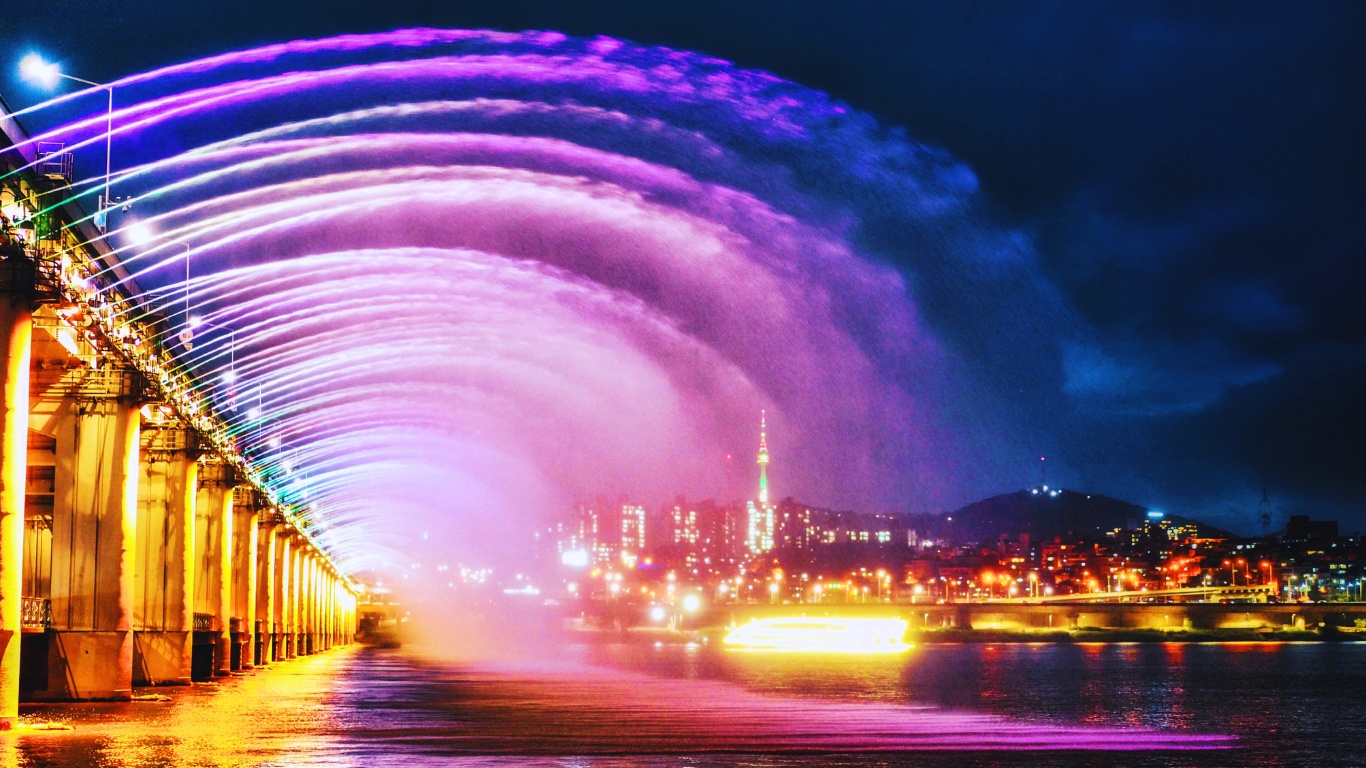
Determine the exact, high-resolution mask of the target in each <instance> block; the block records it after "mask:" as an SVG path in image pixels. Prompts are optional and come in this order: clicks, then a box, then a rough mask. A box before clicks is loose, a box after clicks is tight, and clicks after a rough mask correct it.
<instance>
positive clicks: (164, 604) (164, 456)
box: [133, 429, 199, 685]
mask: <svg viewBox="0 0 1366 768" xmlns="http://www.w3.org/2000/svg"><path fill="white" fill-rule="evenodd" d="M187 439H188V434H187V432H186V431H184V430H179V429H149V430H145V431H144V432H143V440H142V448H143V451H144V453H143V455H144V456H147V457H148V460H147V461H146V462H145V463H144V464H143V476H142V479H141V482H139V483H138V513H137V546H136V548H135V552H136V555H135V560H136V563H137V565H136V567H135V570H134V574H133V682H134V683H135V684H137V685H189V683H190V676H191V665H192V661H193V658H194V575H195V569H194V519H195V518H194V508H195V495H196V494H195V488H196V484H197V483H198V480H199V464H198V462H196V461H195V460H194V458H192V457H191V456H190V454H189V451H187V450H186V449H187Z"/></svg>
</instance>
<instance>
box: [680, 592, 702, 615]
mask: <svg viewBox="0 0 1366 768" xmlns="http://www.w3.org/2000/svg"><path fill="white" fill-rule="evenodd" d="M701 608H702V598H701V597H699V596H697V595H684V596H683V610H685V611H687V612H688V613H697V611H698V610H699V609H701Z"/></svg>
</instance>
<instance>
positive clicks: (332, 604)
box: [323, 571, 337, 648]
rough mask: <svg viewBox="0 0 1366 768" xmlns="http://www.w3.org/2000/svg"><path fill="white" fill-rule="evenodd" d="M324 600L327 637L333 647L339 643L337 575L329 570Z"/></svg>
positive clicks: (328, 642) (324, 623) (329, 644)
mask: <svg viewBox="0 0 1366 768" xmlns="http://www.w3.org/2000/svg"><path fill="white" fill-rule="evenodd" d="M323 596H324V597H325V600H324V602H323V607H324V613H323V617H324V622H323V626H324V627H325V628H326V629H325V630H324V631H325V633H326V635H325V636H326V638H327V647H328V648H331V647H332V646H334V645H336V644H337V575H336V574H334V573H332V572H331V571H328V572H327V582H326V584H324V589H323Z"/></svg>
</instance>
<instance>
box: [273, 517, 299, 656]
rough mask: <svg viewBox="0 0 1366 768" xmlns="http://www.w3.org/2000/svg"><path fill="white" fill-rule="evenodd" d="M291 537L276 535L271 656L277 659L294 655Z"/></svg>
mask: <svg viewBox="0 0 1366 768" xmlns="http://www.w3.org/2000/svg"><path fill="white" fill-rule="evenodd" d="M291 538H292V537H290V536H289V535H279V536H276V537H275V607H274V610H275V643H274V646H275V647H274V649H273V650H274V655H273V656H272V657H271V658H272V659H273V660H275V661H284V660H285V659H290V658H293V657H294V646H293V638H292V637H291V636H290V629H291V627H292V626H293V624H292V622H291V620H290V616H289V599H290V593H291V591H292V590H293V588H294V587H293V584H292V577H293V564H292V562H291V560H292V558H293V555H292V552H291V548H292V547H293V542H292V541H291Z"/></svg>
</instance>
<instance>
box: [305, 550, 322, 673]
mask: <svg viewBox="0 0 1366 768" xmlns="http://www.w3.org/2000/svg"><path fill="white" fill-rule="evenodd" d="M305 568H306V569H307V574H308V575H307V576H305V577H304V590H305V594H304V605H303V614H304V615H303V624H304V653H317V652H318V555H317V553H316V552H314V551H312V550H309V552H308V559H307V561H306V565H305Z"/></svg>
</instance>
